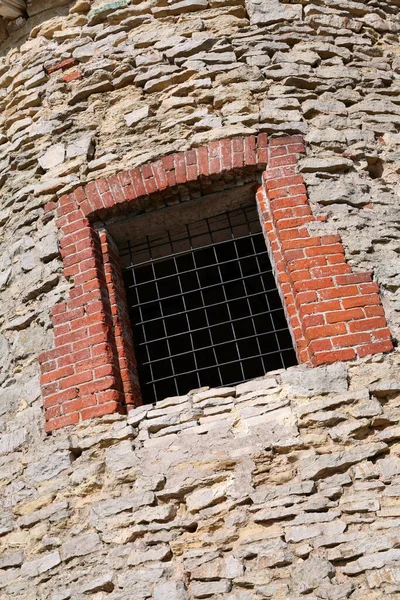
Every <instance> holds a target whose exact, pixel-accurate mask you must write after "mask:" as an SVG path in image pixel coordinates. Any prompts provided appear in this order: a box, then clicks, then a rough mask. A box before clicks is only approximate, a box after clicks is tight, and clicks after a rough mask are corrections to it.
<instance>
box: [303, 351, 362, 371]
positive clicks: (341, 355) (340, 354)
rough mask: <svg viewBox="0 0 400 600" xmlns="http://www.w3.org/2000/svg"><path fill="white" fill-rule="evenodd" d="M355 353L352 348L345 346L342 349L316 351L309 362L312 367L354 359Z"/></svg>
mask: <svg viewBox="0 0 400 600" xmlns="http://www.w3.org/2000/svg"><path fill="white" fill-rule="evenodd" d="M355 358H356V353H355V350H354V348H345V349H343V350H333V351H331V352H318V353H316V354H315V355H314V356H313V357H312V359H311V362H312V364H313V366H314V367H318V366H319V365H324V364H326V363H333V362H338V361H342V360H354V359H355Z"/></svg>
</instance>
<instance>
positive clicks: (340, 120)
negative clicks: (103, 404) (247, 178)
mask: <svg viewBox="0 0 400 600" xmlns="http://www.w3.org/2000/svg"><path fill="white" fill-rule="evenodd" d="M3 4H4V5H8V6H9V7H17V6H19V5H20V4H22V3H20V2H18V1H17V0H14V1H12V0H8V1H7V2H4V3H3ZM399 7H400V2H399V0H374V1H371V2H368V3H366V2H358V1H350V0H325V1H324V2H320V1H319V0H311V1H310V0H307V1H305V0H303V1H299V2H297V3H296V2H289V1H287V2H284V1H281V0H261V1H259V2H256V0H248V1H247V2H246V3H244V2H240V1H236V2H235V1H233V0H178V1H170V2H166V1H164V0H144V1H143V2H133V1H130V0H115V1H114V2H112V1H110V2H107V1H104V0H95V1H92V2H91V1H89V0H76V1H75V2H68V1H66V0H56V1H49V0H28V1H27V2H26V13H25V14H24V16H22V17H18V18H17V19H16V20H14V21H6V20H2V21H1V22H0V185H1V196H0V385H1V387H0V473H1V476H0V487H1V497H0V598H1V599H2V600H3V598H4V599H7V600H8V599H10V598H12V599H15V600H22V599H24V600H25V599H27V600H30V599H32V600H33V599H36V598H39V599H40V600H42V599H43V600H64V599H68V598H71V599H80V598H87V597H88V598H90V597H92V598H94V599H95V600H104V599H106V598H107V599H109V600H126V599H127V598H132V597H135V598H155V599H156V600H159V599H160V598H170V599H171V600H185V599H187V598H189V599H191V598H227V599H229V600H253V599H259V598H272V599H273V600H275V599H276V600H278V599H279V598H285V599H287V600H288V599H291V600H295V599H296V600H298V599H299V598H303V597H304V598H309V599H313V600H314V599H315V598H321V599H326V600H340V599H341V598H351V599H361V598H362V599H363V600H364V599H367V600H378V599H381V598H393V599H395V598H397V597H399V594H400V550H399V545H400V542H399V539H400V538H399V531H398V529H399V526H400V521H399V508H398V504H399V490H400V484H399V482H398V478H399V473H400V468H399V458H398V454H399V448H398V440H399V439H400V433H399V425H398V423H399V421H400V413H399V408H398V404H399V401H398V394H399V390H400V383H399V380H398V353H396V352H393V353H391V354H385V355H384V354H381V355H375V356H374V357H364V358H362V359H359V360H354V361H350V362H348V363H346V365H343V364H341V363H340V364H334V365H332V366H329V367H319V368H316V369H305V368H303V367H297V368H294V369H290V370H289V371H287V372H281V373H276V374H269V375H266V378H265V379H264V380H261V381H259V382H255V383H249V384H245V385H244V386H239V388H238V389H236V390H232V389H231V390H229V389H228V390H223V391H221V390H217V391H209V390H203V391H200V392H195V393H192V394H190V395H189V396H188V397H183V398H180V399H179V400H177V399H174V400H171V401H169V400H167V401H165V402H164V403H161V404H159V405H157V406H156V407H153V408H148V407H146V408H138V409H135V411H134V412H133V413H131V414H130V416H129V417H123V416H118V415H114V416H106V417H103V419H99V420H96V421H88V422H86V423H84V424H82V423H81V424H78V425H76V426H75V427H72V428H70V429H66V430H64V431H60V432H55V433H53V434H52V435H51V436H47V437H46V435H45V434H44V431H43V425H44V419H43V403H42V398H41V392H40V386H39V368H38V360H37V359H38V355H39V353H40V352H42V351H45V350H48V349H50V348H51V347H52V346H53V331H52V324H51V319H50V309H51V307H53V306H54V305H55V304H56V303H57V302H59V301H65V300H68V297H69V290H70V288H71V281H69V280H67V279H66V278H64V276H63V274H62V263H61V259H60V254H59V247H58V233H57V228H56V224H55V212H54V211H46V212H45V210H44V207H45V206H49V203H54V206H56V205H57V202H58V198H59V197H60V196H62V195H64V196H65V195H67V194H70V193H71V192H73V191H74V190H75V189H77V188H78V187H79V186H81V185H85V184H86V183H88V182H90V181H93V180H97V179H99V178H101V177H109V176H110V175H112V174H113V173H121V172H123V171H125V170H130V169H135V168H137V167H140V166H141V165H144V164H145V163H148V162H151V161H155V160H158V159H159V158H162V157H165V156H168V155H170V154H172V153H174V152H182V151H187V150H189V149H190V148H196V147H199V146H202V145H206V144H208V143H209V142H211V141H213V140H220V139H225V138H230V137H240V136H251V135H258V134H260V133H267V134H268V135H269V136H270V139H273V137H274V136H280V135H299V134H300V135H302V136H304V138H305V141H306V155H305V156H302V157H301V159H300V161H299V164H298V167H297V168H298V171H299V173H301V174H302V175H303V176H304V179H305V182H306V184H307V190H308V193H309V199H310V205H311V208H312V211H313V215H314V216H315V217H322V218H317V219H313V220H312V221H310V223H308V224H307V228H308V231H309V235H311V236H324V235H336V234H337V233H339V234H340V236H341V238H342V240H343V243H344V246H345V251H346V258H347V260H348V262H349V263H350V266H351V268H352V269H353V271H354V272H365V271H371V272H372V273H373V277H374V280H375V281H376V282H377V283H378V284H379V286H380V290H381V297H382V302H383V305H384V308H385V313H386V317H387V320H388V324H389V327H390V329H391V332H392V335H393V337H394V341H395V342H396V340H397V339H398V337H399V331H400V318H399V306H400V304H399V286H400V279H399V277H400V275H399V273H400V265H399V235H398V232H399V230H398V222H399V208H398V205H399V175H398V173H399V170H400V158H399V156H400V155H399V146H400V133H399V124H400V86H399V79H400V58H399V56H400V50H399V48H400V46H399V32H400V19H399V16H398V12H399ZM10 10H11V8H10Z"/></svg>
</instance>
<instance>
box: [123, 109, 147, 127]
mask: <svg viewBox="0 0 400 600" xmlns="http://www.w3.org/2000/svg"><path fill="white" fill-rule="evenodd" d="M149 114H150V108H149V107H148V106H144V107H143V108H139V109H138V110H133V111H132V112H130V113H129V114H127V115H125V116H124V119H125V123H126V124H127V125H128V127H132V125H136V124H137V123H139V121H142V120H143V119H145V118H146V117H148V116H149Z"/></svg>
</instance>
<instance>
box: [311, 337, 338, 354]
mask: <svg viewBox="0 0 400 600" xmlns="http://www.w3.org/2000/svg"><path fill="white" fill-rule="evenodd" d="M308 349H309V351H310V353H311V354H315V353H316V352H327V351H328V350H331V349H332V342H331V340H330V339H329V338H326V339H319V340H313V341H312V342H310V343H309V345H308Z"/></svg>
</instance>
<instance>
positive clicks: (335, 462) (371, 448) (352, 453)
mask: <svg viewBox="0 0 400 600" xmlns="http://www.w3.org/2000/svg"><path fill="white" fill-rule="evenodd" d="M386 449H387V445H386V444H385V443H383V442H376V443H371V444H364V445H359V446H355V447H353V448H348V449H345V450H342V451H339V452H332V453H330V454H323V455H321V456H311V457H309V458H304V459H303V460H301V461H300V464H299V470H300V474H301V477H302V478H303V479H318V478H320V477H322V476H324V475H328V474H331V473H334V472H335V471H339V470H342V469H344V468H345V467H350V466H351V465H354V464H356V463H358V462H361V461H362V460H364V459H365V458H370V457H373V456H376V455H377V454H381V453H382V452H384V451H385V450H386Z"/></svg>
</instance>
